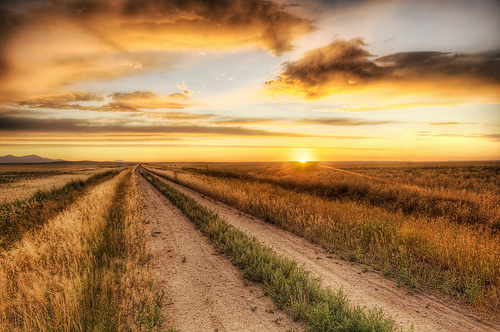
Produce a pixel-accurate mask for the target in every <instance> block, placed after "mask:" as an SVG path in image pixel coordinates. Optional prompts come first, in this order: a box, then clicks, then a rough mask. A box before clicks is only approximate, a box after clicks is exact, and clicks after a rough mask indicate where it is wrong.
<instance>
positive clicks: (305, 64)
mask: <svg viewBox="0 0 500 332" xmlns="http://www.w3.org/2000/svg"><path fill="white" fill-rule="evenodd" d="M364 47H365V43H364V42H363V40H362V39H361V38H355V39H351V40H348V41H346V40H336V41H333V42H332V43H330V44H328V45H326V46H323V47H320V48H316V49H313V50H311V51H308V52H306V53H304V55H303V56H302V57H301V58H300V59H299V60H297V61H294V62H285V63H283V64H282V66H283V69H282V71H281V73H280V74H279V75H278V78H277V79H276V80H272V81H268V82H266V85H267V86H268V87H271V88H274V89H278V90H285V91H289V92H292V93H293V92H295V93H299V94H305V96H306V98H318V97H322V96H324V95H326V94H328V92H329V91H327V90H330V89H331V88H333V89H342V88H344V89H345V88H346V87H349V86H350V85H353V84H362V83H367V82H370V81H377V80H381V79H383V78H386V77H389V76H391V72H390V71H388V70H387V69H386V68H383V67H380V66H378V65H377V64H375V63H374V62H373V61H370V60H368V58H369V57H372V56H373V55H372V54H370V53H369V52H368V51H367V50H365V48H364Z"/></svg>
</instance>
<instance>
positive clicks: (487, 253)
mask: <svg viewBox="0 0 500 332" xmlns="http://www.w3.org/2000/svg"><path fill="white" fill-rule="evenodd" d="M202 166H203V167H200V168H199V169H197V170H193V169H184V170H180V169H178V168H173V167H169V166H164V167H160V166H155V168H154V173H155V174H158V175H160V176H163V177H165V178H167V179H170V180H172V181H175V182H178V183H181V184H183V185H186V186H187V187H190V188H192V189H194V190H196V191H199V192H201V193H203V194H205V195H208V196H211V197H213V198H215V199H218V200H221V201H223V202H225V203H228V204H230V205H233V206H235V207H236V208H238V209H240V210H243V211H245V212H248V213H250V214H253V215H255V216H257V217H260V218H263V219H265V220H266V221H268V222H271V223H273V224H276V225H277V226H279V227H281V228H284V229H287V230H290V231H292V232H294V233H296V234H298V235H300V236H303V237H305V238H307V239H309V240H311V241H313V242H315V243H319V244H321V245H322V246H323V247H324V248H326V249H327V250H329V251H330V252H332V253H336V254H338V255H339V256H340V257H342V258H344V259H348V260H351V261H356V262H359V263H362V264H366V265H369V266H371V267H373V268H374V269H375V270H379V271H381V272H382V273H383V274H384V275H385V276H387V277H391V278H394V279H395V280H396V281H397V282H398V284H400V285H406V286H407V287H408V288H409V291H412V290H419V289H420V290H423V289H425V290H428V291H429V290H431V291H435V292H439V293H441V294H448V295H450V296H452V297H454V298H455V299H457V300H459V301H462V302H465V303H468V304H470V305H473V306H474V307H475V308H477V309H480V310H481V311H482V312H483V313H485V314H486V315H491V316H496V317H499V316H500V255H499V253H500V234H499V233H498V230H497V226H496V225H497V224H496V220H497V219H496V218H498V213H499V209H498V205H495V204H494V203H495V202H497V200H498V195H495V192H496V190H498V183H497V184H496V185H493V186H491V185H489V186H485V187H486V189H483V190H482V191H479V194H481V195H484V197H483V198H482V199H483V200H480V199H479V200H475V198H478V196H474V193H473V192H465V191H464V192H463V194H464V195H463V197H465V199H466V200H469V201H470V202H474V203H473V204H479V205H478V206H479V207H478V208H477V209H476V208H475V209H472V210H471V211H465V212H463V211H462V210H467V207H468V206H469V205H467V204H462V203H461V201H455V200H454V199H448V198H449V197H452V198H456V196H454V195H458V194H457V193H458V192H460V191H463V190H465V189H463V188H462V189H456V190H455V189H450V193H449V196H446V197H444V196H439V195H440V194H439V193H438V194H436V191H433V189H431V186H427V188H425V189H422V188H415V187H413V188H412V187H411V186H410V185H407V186H410V187H405V186H406V185H405V186H403V187H402V188H400V190H399V191H398V188H397V186H396V185H392V184H391V185H387V188H389V189H387V188H385V189H384V188H383V187H384V185H385V183H384V182H382V181H375V180H371V179H367V178H363V177H355V176H353V175H349V174H342V175H338V174H336V175H331V179H328V178H325V180H324V181H325V183H326V185H325V188H332V187H333V188H334V187H335V180H334V179H335V178H336V177H339V176H341V177H342V178H343V179H344V180H343V181H344V182H343V184H342V185H343V186H345V187H346V188H347V189H346V190H345V192H347V194H345V195H341V194H339V193H335V191H333V192H330V193H329V194H328V195H325V193H324V191H323V192H322V191H321V190H317V189H314V188H315V187H314V186H315V185H317V184H318V183H320V182H321V174H325V173H324V172H326V171H327V170H324V169H319V170H318V173H317V174H316V172H315V170H314V168H313V169H310V168H309V169H305V168H301V167H302V166H299V165H292V166H289V168H288V169H287V168H283V167H281V166H276V165H274V166H272V167H274V173H273V172H272V171H269V170H265V171H263V170H262V169H260V168H259V167H255V166H253V167H254V168H253V171H251V170H247V171H246V172H245V171H242V167H241V166H239V165H238V166H239V169H238V170H237V169H236V167H235V166H234V165H231V166H230V167H232V169H229V166H227V165H225V166H224V167H226V169H214V168H215V166H213V165H211V166H210V168H212V170H210V169H209V170H208V171H207V167H205V165H202ZM262 167H264V166H262ZM265 167H268V166H265ZM491 167H493V168H491ZM495 167H497V168H495ZM221 168H222V166H221ZM487 168H488V169H487V170H486V171H485V172H484V173H485V174H480V172H476V173H475V175H474V176H471V181H474V179H476V178H486V179H494V178H497V177H498V174H497V172H498V165H493V166H491V165H489V166H487ZM149 169H151V170H153V168H149ZM317 169H318V168H317ZM430 171H431V170H424V172H430ZM439 171H440V172H441V173H439V174H442V170H439ZM328 172H334V171H333V170H332V171H330V170H328ZM383 172H388V173H390V172H391V168H389V167H387V168H384V170H379V171H378V173H377V172H371V174H370V173H369V172H365V173H363V174H367V173H368V174H369V176H372V177H375V176H377V177H380V175H381V173H383ZM398 172H401V173H402V174H404V172H402V171H398ZM266 174H267V175H266ZM273 174H274V176H275V177H276V179H273V178H272V177H271V176H273ZM294 174H295V175H294ZM318 174H319V175H318ZM458 174H461V173H460V172H458ZM471 174H472V173H471ZM266 176H267V177H266ZM448 176H449V177H450V178H451V177H452V174H451V173H450V174H449V175H448ZM348 177H351V178H349V179H348ZM458 177H459V178H460V177H461V178H464V177H463V176H458ZM388 178H391V177H390V176H387V175H386V176H385V179H384V180H387V179H388ZM308 179H310V182H308ZM392 180H393V183H394V182H396V181H397V177H393V178H392ZM450 181H452V180H450ZM485 181H488V180H485ZM359 183H361V184H359ZM456 183H463V180H461V181H458V180H457V182H456ZM307 186H310V187H309V188H310V189H308V187H307ZM319 187H320V188H321V186H319ZM361 187H365V189H366V191H364V192H365V194H363V195H364V196H360V197H361V198H359V197H358V196H356V195H355V194H352V193H355V192H357V191H358V189H356V188H361ZM352 188H354V189H352ZM440 188H441V187H440ZM472 188H474V186H472ZM329 190H330V189H329ZM377 190H381V191H382V193H381V194H380V195H381V196H380V197H381V198H379V199H380V201H377V203H376V204H374V203H370V202H369V201H367V198H366V197H372V198H373V199H375V198H376V197H377ZM383 190H386V191H388V192H391V190H393V191H394V192H393V193H392V194H391V195H392V196H391V197H394V200H393V201H392V202H391V201H389V202H388V203H387V206H386V205H385V204H384V195H385V194H384V192H383ZM406 190H408V192H410V193H411V194H408V195H410V196H405V191H406ZM440 190H441V189H439V190H438V192H439V191H440ZM443 190H444V189H443ZM454 190H455V191H454ZM479 194H478V195H479ZM411 195H414V196H411ZM488 195H489V197H488ZM356 197H358V198H356ZM405 197H413V200H416V201H417V203H416V204H417V206H419V204H420V205H421V207H418V208H416V209H417V210H418V209H420V210H419V211H420V212H414V211H405V209H403V207H402V205H404V204H405V201H404V198H405ZM426 197H437V199H438V200H439V199H441V200H442V201H444V202H445V203H443V204H444V205H443V206H446V208H443V209H442V210H441V211H442V212H443V213H438V214H437V215H432V213H430V211H432V209H435V208H436V207H435V205H439V201H438V203H436V201H432V200H427V201H426ZM372 198H370V199H372ZM419 199H422V201H423V202H424V203H422V202H419V201H418V200H419ZM485 201H486V202H487V203H484V202H485ZM391 204H394V206H391ZM409 204H410V205H411V204H413V203H412V202H409ZM397 205H400V207H399V208H396V207H395V206H397ZM440 208H441V207H438V209H440ZM426 209H427V210H426ZM483 210H487V211H486V213H484V211H483ZM476 212H478V214H476ZM460 214H461V215H462V216H468V217H467V218H468V219H467V218H466V217H458V218H457V217H456V215H460ZM478 216H482V217H481V218H483V217H484V218H486V219H482V220H479V219H477V220H476V221H472V219H473V218H479V217H478ZM460 218H465V219H460Z"/></svg>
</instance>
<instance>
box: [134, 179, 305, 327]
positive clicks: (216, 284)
mask: <svg viewBox="0 0 500 332" xmlns="http://www.w3.org/2000/svg"><path fill="white" fill-rule="evenodd" d="M138 182H139V186H140V188H141V192H142V195H143V199H144V205H145V211H144V215H145V217H146V220H148V221H149V222H150V231H151V237H150V240H149V246H150V249H151V253H152V256H153V257H152V265H153V268H152V273H153V277H154V279H155V281H156V286H157V287H158V288H159V289H161V290H164V291H165V294H166V296H167V303H166V304H165V305H164V306H163V315H164V317H166V318H167V319H168V321H167V324H166V325H167V326H173V327H174V328H175V329H178V330H179V331H219V332H223V331H256V332H261V331H286V329H287V328H290V327H293V328H295V330H296V331H300V330H302V327H301V326H300V325H299V324H298V323H294V322H292V321H291V319H290V318H289V317H288V316H287V315H286V314H284V313H283V312H281V311H278V310H277V309H276V307H275V305H274V303H273V301H272V300H271V299H270V298H268V297H266V296H264V295H263V294H262V290H261V289H260V287H258V286H255V285H249V284H248V283H246V282H245V281H244V280H243V278H242V276H241V273H240V272H239V270H238V269H237V268H236V267H234V266H233V265H232V264H231V262H229V260H228V259H227V258H226V257H225V256H223V255H218V254H217V252H216V251H215V249H214V247H213V245H211V244H209V243H208V242H207V240H206V238H205V237H204V236H203V235H202V234H201V233H200V232H199V231H197V230H196V229H195V227H194V226H193V224H192V223H191V222H190V221H189V220H188V219H187V217H186V216H184V215H183V214H182V212H181V211H180V210H179V209H178V208H177V207H175V206H174V205H173V204H172V203H170V201H168V200H167V199H166V198H165V197H164V196H163V195H162V194H161V193H159V192H158V191H157V190H156V189H155V188H154V187H153V186H152V185H151V184H149V182H147V181H146V180H145V179H144V178H142V177H141V176H140V175H138Z"/></svg>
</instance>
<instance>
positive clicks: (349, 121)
mask: <svg viewBox="0 0 500 332" xmlns="http://www.w3.org/2000/svg"><path fill="white" fill-rule="evenodd" d="M285 122H286V123H287V124H290V125H292V124H294V125H327V126H367V125H368V126H373V125H381V124H390V123H397V122H395V121H371V120H363V119H354V118H332V117H330V118H303V119H298V120H294V119H284V118H229V119H225V120H220V121H215V122H214V123H216V124H222V125H226V124H227V125H236V124H237V125H252V124H266V123H278V124H283V123H285Z"/></svg>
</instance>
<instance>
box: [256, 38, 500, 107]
mask: <svg viewBox="0 0 500 332" xmlns="http://www.w3.org/2000/svg"><path fill="white" fill-rule="evenodd" d="M383 84H386V85H387V84H389V85H391V86H392V87H394V88H396V89H398V88H401V89H408V88H409V87H411V88H412V89H413V90H419V89H424V90H427V91H433V92H438V93H439V92H440V91H441V90H443V91H444V90H447V91H448V92H449V91H452V92H453V91H455V92H457V91H460V92H462V91H467V90H468V89H470V88H475V89H476V90H475V91H474V93H475V94H478V93H479V94H481V93H492V91H493V89H498V88H499V87H500V51H489V52H482V53H450V52H403V53H394V54H390V55H387V56H383V57H379V58H374V55H372V54H371V53H369V52H368V51H367V50H366V44H365V43H364V42H363V40H362V39H361V38H355V39H351V40H348V41H346V40H335V41H333V42H332V43H330V44H328V45H326V46H323V47H320V48H316V49H313V50H311V51H308V52H306V53H304V54H303V56H302V57H301V58H300V59H299V60H297V61H294V62H285V63H283V64H282V70H281V72H280V73H279V74H278V76H277V78H276V79H275V80H271V81H268V82H266V83H265V85H266V86H267V87H268V88H270V89H272V90H274V91H277V92H285V93H290V94H297V95H302V96H304V97H305V98H308V99H315V98H321V97H325V96H327V95H332V94H336V93H340V92H349V91H356V90H359V89H364V88H366V87H374V86H377V85H383ZM479 86H481V87H482V88H484V89H485V90H484V91H481V90H479V89H477V88H478V87H479ZM488 87H489V89H488Z"/></svg>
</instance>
